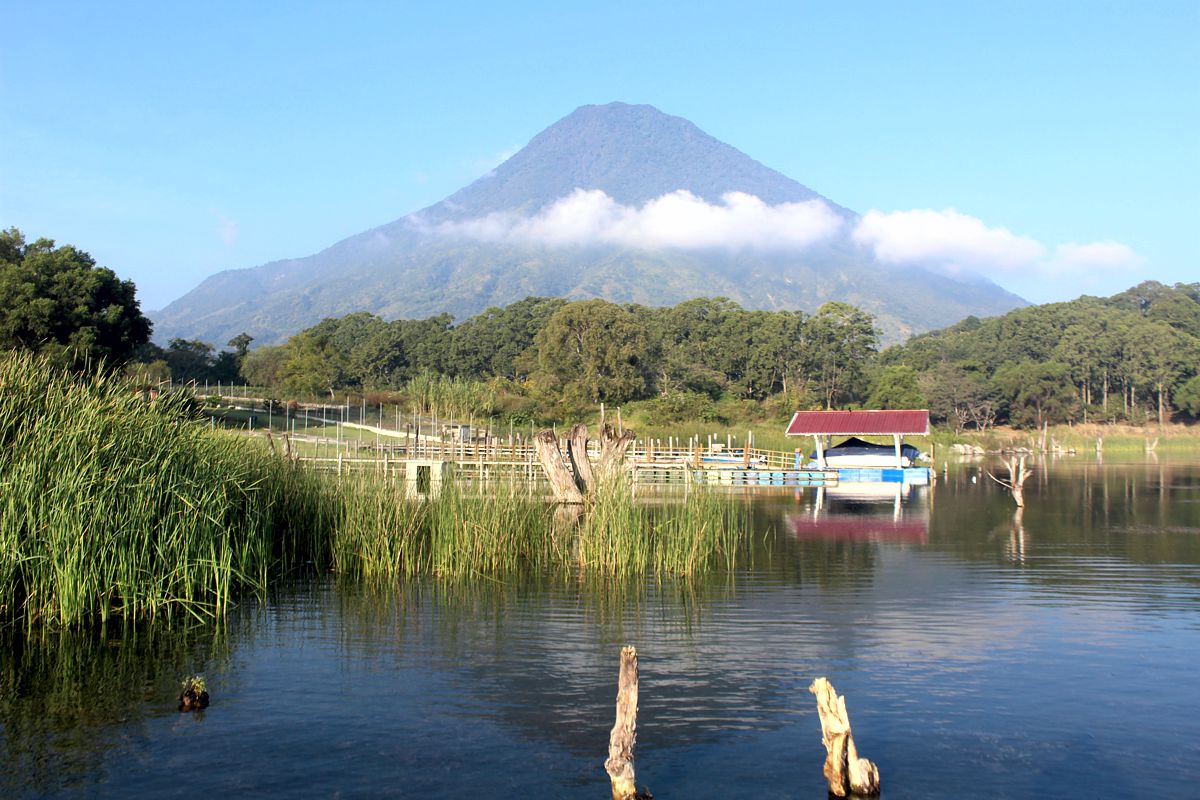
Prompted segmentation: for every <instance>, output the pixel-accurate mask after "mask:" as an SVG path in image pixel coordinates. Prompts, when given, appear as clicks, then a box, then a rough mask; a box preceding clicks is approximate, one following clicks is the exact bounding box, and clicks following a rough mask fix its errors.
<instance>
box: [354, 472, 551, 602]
mask: <svg viewBox="0 0 1200 800" xmlns="http://www.w3.org/2000/svg"><path fill="white" fill-rule="evenodd" d="M339 486H340V495H341V498H342V504H343V505H342V514H341V518H340V520H339V522H338V524H337V526H336V527H335V529H334V530H333V542H332V555H333V563H334V566H335V568H336V569H337V570H338V571H339V572H340V573H343V574H345V575H350V576H355V577H363V578H367V579H372V580H374V579H380V578H387V579H390V578H397V577H405V576H414V575H424V574H428V575H439V576H444V577H464V576H468V575H472V574H479V575H493V576H494V575H497V574H503V573H508V572H513V571H516V570H519V569H543V568H545V567H547V566H549V565H550V564H551V563H552V560H553V553H554V551H555V541H554V533H553V531H552V530H551V527H550V524H549V514H550V511H549V508H548V507H547V505H546V504H545V503H544V502H542V501H539V500H534V499H531V498H529V497H526V496H524V495H521V494H518V493H516V492H514V491H512V487H511V486H506V485H503V484H496V485H492V486H489V487H487V488H485V489H483V490H478V491H474V492H470V491H467V490H466V489H465V488H463V487H460V486H458V485H456V484H447V485H446V486H445V487H444V488H443V489H442V490H441V491H439V492H438V493H437V494H435V495H433V496H431V497H423V496H420V495H412V494H409V493H408V490H407V489H406V487H405V485H404V483H403V482H397V481H395V480H394V479H392V480H389V479H387V478H381V477H378V476H369V475H368V476H353V477H349V478H346V479H344V480H342V481H341V482H340V484H339ZM561 560H562V559H560V561H561Z"/></svg>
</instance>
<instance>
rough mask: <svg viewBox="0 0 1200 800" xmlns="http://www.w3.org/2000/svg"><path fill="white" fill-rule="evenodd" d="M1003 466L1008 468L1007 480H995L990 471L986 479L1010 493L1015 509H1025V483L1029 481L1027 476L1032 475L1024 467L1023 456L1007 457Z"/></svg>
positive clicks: (1030, 471)
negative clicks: (1015, 505)
mask: <svg viewBox="0 0 1200 800" xmlns="http://www.w3.org/2000/svg"><path fill="white" fill-rule="evenodd" d="M1004 465H1005V466H1006V467H1008V480H1004V479H1002V478H997V477H996V476H995V475H993V474H992V471H991V470H988V471H987V474H988V477H989V478H991V479H992V480H994V481H995V482H996V483H998V484H1000V485H1001V486H1003V487H1004V488H1006V489H1008V490H1009V491H1010V492H1012V498H1013V502H1014V503H1016V504H1017V508H1024V507H1025V481H1027V480H1029V476H1030V475H1032V474H1033V470H1032V469H1030V468H1027V467H1026V466H1025V456H1020V457H1019V458H1018V457H1017V456H1009V457H1008V458H1006V459H1004Z"/></svg>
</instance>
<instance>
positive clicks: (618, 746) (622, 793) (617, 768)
mask: <svg viewBox="0 0 1200 800" xmlns="http://www.w3.org/2000/svg"><path fill="white" fill-rule="evenodd" d="M637 708H638V664H637V650H635V649H634V648H633V647H623V648H621V673H620V677H619V678H618V680H617V719H616V721H615V722H614V723H613V727H612V733H610V734H609V736H608V760H607V761H605V762H604V771H605V772H607V773H608V778H609V781H611V782H612V796H613V800H649V799H650V797H651V795H650V793H649V792H646V793H645V794H638V791H637V781H636V779H635V778H634V774H633V744H634V741H635V739H636V738H637Z"/></svg>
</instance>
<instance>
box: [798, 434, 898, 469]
mask: <svg viewBox="0 0 1200 800" xmlns="http://www.w3.org/2000/svg"><path fill="white" fill-rule="evenodd" d="M920 456H921V453H920V451H919V450H917V448H915V447H913V446H912V445H911V444H901V445H900V464H899V466H901V467H911V466H913V465H914V464H915V463H916V461H917V459H918V458H920ZM809 458H811V459H812V464H810V466H812V465H815V464H816V463H818V462H819V461H820V459H819V458H818V457H817V453H816V451H813V452H812V453H811V454H810V455H809ZM825 464H826V466H827V467H829V468H830V469H863V468H871V467H895V466H897V464H896V448H895V446H894V445H890V444H872V443H871V442H866V441H863V440H862V439H859V438H858V437H856V436H852V437H850V438H849V439H847V440H846V441H844V442H842V443H841V444H839V445H837V446H836V447H827V448H826V449H825Z"/></svg>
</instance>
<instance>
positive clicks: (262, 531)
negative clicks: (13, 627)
mask: <svg viewBox="0 0 1200 800" xmlns="http://www.w3.org/2000/svg"><path fill="white" fill-rule="evenodd" d="M0 387H2V389H3V391H0V476H2V477H0V489H2V494H3V501H0V502H2V503H3V506H2V510H3V513H2V516H0V619H3V620H5V621H7V622H9V623H20V624H24V625H25V626H26V627H33V626H36V625H51V626H73V625H81V624H87V623H89V622H101V623H103V622H105V621H107V620H109V619H125V620H138V619H168V620H170V619H186V618H197V619H201V620H203V619H209V618H214V617H220V616H223V615H224V613H225V611H226V610H227V609H228V606H229V604H230V602H232V601H233V600H234V599H235V598H237V597H240V596H247V595H249V596H259V597H262V596H264V595H265V593H266V590H267V588H268V587H269V585H270V584H271V583H272V582H273V581H274V580H277V579H279V578H281V577H284V576H286V575H288V574H289V573H294V572H297V571H300V570H306V569H315V570H322V571H323V570H331V571H333V572H335V573H337V574H339V575H341V576H345V577H347V578H350V579H362V580H366V581H380V580H396V579H399V578H404V577H412V576H418V575H434V576H438V577H440V578H445V579H447V580H458V579H466V578H470V577H475V576H482V577H492V578H495V577H502V576H505V575H513V574H517V573H520V572H523V571H529V570H534V571H547V570H575V571H578V572H579V573H585V574H597V575H613V576H620V577H640V578H646V577H665V576H668V575H672V576H683V577H691V576H696V575H699V574H701V573H703V572H704V571H706V570H708V569H711V568H713V567H714V566H718V565H720V566H725V567H730V566H732V565H733V564H734V563H735V562H736V558H737V555H738V546H739V542H740V541H741V538H742V537H743V536H744V534H745V531H746V530H747V529H748V527H749V526H748V525H747V524H746V522H747V516H746V515H747V514H748V511H747V510H746V509H745V508H744V507H741V506H739V505H738V504H734V503H731V502H728V501H725V500H722V499H721V498H718V497H715V496H712V495H707V494H705V493H703V492H695V493H692V494H691V495H690V496H689V498H688V499H686V500H685V501H684V502H682V503H681V504H675V505H673V506H671V507H669V508H668V507H662V506H652V505H649V504H642V503H637V502H635V501H634V500H633V499H632V497H631V494H630V492H629V491H628V487H625V486H621V485H616V486H614V487H613V488H612V489H611V490H609V492H608V493H607V494H606V495H605V496H604V497H603V498H602V499H601V500H599V501H598V502H596V503H595V504H591V505H589V506H587V507H585V508H583V509H580V510H578V511H570V512H568V513H563V509H555V507H554V506H553V505H552V504H550V503H548V502H544V501H541V500H538V499H536V498H529V497H526V496H525V494H524V488H525V487H524V486H523V485H522V487H521V491H520V492H518V491H514V490H513V488H512V487H511V486H506V485H504V484H498V485H494V486H492V487H491V488H489V489H487V490H485V491H483V492H480V493H477V494H471V493H468V492H466V491H463V490H461V489H459V488H457V487H453V486H451V487H448V488H447V489H445V490H443V491H442V492H441V493H439V494H438V495H437V496H436V497H431V498H428V499H423V498H413V497H409V496H407V495H406V494H405V487H404V485H403V483H401V482H395V481H387V480H385V479H381V478H378V477H373V476H357V477H354V478H345V479H341V480H339V479H335V478H332V477H331V476H328V475H321V474H317V473H316V472H313V471H309V470H307V469H305V468H304V467H302V466H299V465H297V464H295V463H293V462H291V461H289V460H287V459H283V458H280V457H278V456H276V455H273V454H272V453H271V451H270V450H269V449H268V448H266V447H263V446H262V444H261V442H257V441H254V440H253V439H250V438H249V437H245V436H240V435H237V434H234V433H231V432H227V431H224V430H213V429H210V427H209V423H208V421H207V420H204V419H203V418H201V417H200V415H199V414H198V412H197V409H196V408H195V406H194V404H192V403H191V402H190V399H189V398H187V397H186V396H183V395H179V394H175V395H172V394H166V395H162V396H159V397H156V398H153V399H151V398H149V397H148V396H147V395H145V394H144V393H143V392H141V391H137V390H135V389H134V388H133V387H132V386H131V384H130V383H129V382H128V381H126V380H124V379H122V378H120V377H118V376H115V375H112V374H108V373H104V372H101V371H95V372H92V373H88V374H86V375H82V376H81V375H77V374H73V373H71V372H70V371H68V370H66V369H63V368H61V367H58V366H54V365H53V364H51V363H50V362H48V361H47V360H45V359H40V358H37V357H35V356H32V355H29V354H16V353H13V354H8V355H6V356H4V357H3V358H0Z"/></svg>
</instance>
